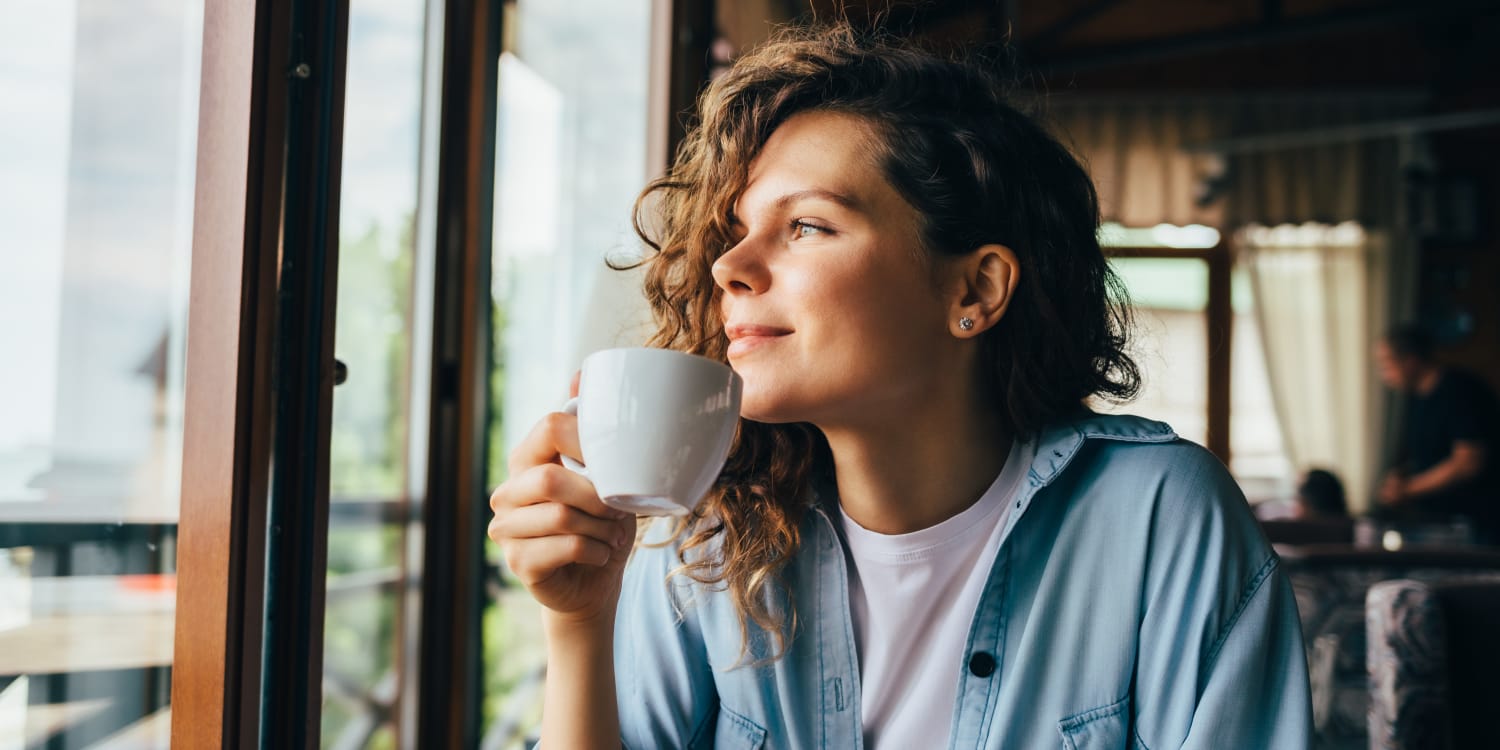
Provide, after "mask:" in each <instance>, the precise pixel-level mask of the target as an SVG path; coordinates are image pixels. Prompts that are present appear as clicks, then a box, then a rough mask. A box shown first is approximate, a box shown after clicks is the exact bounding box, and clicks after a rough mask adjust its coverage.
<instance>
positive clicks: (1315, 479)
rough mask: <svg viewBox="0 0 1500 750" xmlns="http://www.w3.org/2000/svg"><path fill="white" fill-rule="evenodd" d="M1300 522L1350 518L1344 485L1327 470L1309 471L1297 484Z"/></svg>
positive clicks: (1296, 514) (1296, 516)
mask: <svg viewBox="0 0 1500 750" xmlns="http://www.w3.org/2000/svg"><path fill="white" fill-rule="evenodd" d="M1294 517H1295V518H1297V519H1300V520H1322V519H1342V518H1348V517H1349V506H1348V505H1347V504H1345V502H1344V483H1343V482H1340V481H1339V478H1338V477H1337V476H1336V475H1334V473H1333V472H1331V471H1328V470H1326V469H1308V470H1307V473H1306V474H1303V475H1302V481H1301V482H1299V483H1298V484H1297V510H1296V513H1295V515H1294Z"/></svg>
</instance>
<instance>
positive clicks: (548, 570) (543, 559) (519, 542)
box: [505, 534, 614, 588]
mask: <svg viewBox="0 0 1500 750" xmlns="http://www.w3.org/2000/svg"><path fill="white" fill-rule="evenodd" d="M613 554H614V548H612V547H610V546H609V545H607V544H605V543H603V542H601V541H599V540H597V539H593V538H590V537H586V536H579V535H576V534H573V535H565V536H543V537H536V538H534V539H515V540H512V541H511V542H510V543H509V544H507V545H506V547H505V564H506V565H508V566H509V567H510V571H511V573H513V574H515V576H516V579H517V580H519V581H520V582H521V583H522V584H523V585H525V586H526V587H527V588H531V587H532V586H535V585H537V584H539V583H543V582H545V581H546V580H547V579H549V578H551V577H552V576H553V574H555V573H556V572H557V571H558V570H561V569H562V568H564V567H566V566H568V565H588V566H592V567H596V568H597V567H601V566H603V565H605V564H606V563H608V562H609V560H610V557H611V556H612V555H613Z"/></svg>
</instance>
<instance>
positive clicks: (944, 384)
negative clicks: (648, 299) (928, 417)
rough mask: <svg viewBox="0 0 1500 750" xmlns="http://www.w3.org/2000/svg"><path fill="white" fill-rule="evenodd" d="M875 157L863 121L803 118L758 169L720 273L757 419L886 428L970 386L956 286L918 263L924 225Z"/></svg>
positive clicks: (772, 142) (747, 397) (776, 138)
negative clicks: (955, 315) (939, 395)
mask: <svg viewBox="0 0 1500 750" xmlns="http://www.w3.org/2000/svg"><path fill="white" fill-rule="evenodd" d="M875 154H876V148H875V141H874V136H873V133H872V131H871V130H870V128H869V127H868V126H867V125H865V123H864V122H863V121H862V120H861V119H859V118H857V117H854V116H852V115H845V114H838V113H830V112H805V113H802V114H799V115H796V116H794V117H792V118H791V119H789V120H787V122H786V123H785V124H783V125H782V126H781V127H779V128H777V130H776V131H775V132H774V133H772V134H771V137H770V139H769V140H768V141H767V142H766V145H765V148H764V149H763V150H762V151H761V153H760V155H759V156H758V157H756V159H755V161H754V162H752V163H751V166H750V174H749V182H748V183H747V186H746V189H745V191H744V193H743V194H742V195H741V196H740V198H739V200H738V201H737V202H736V204H735V207H734V218H735V225H736V233H737V234H736V239H737V240H738V241H737V243H736V244H735V245H734V246H733V247H732V248H731V249H730V250H729V251H728V252H726V253H725V254H724V255H723V256H721V257H720V258H719V259H718V260H717V261H716V262H715V263H714V267H713V275H714V281H715V283H717V284H718V286H719V287H720V289H721V290H722V292H723V294H722V300H721V309H722V312H723V316H724V324H725V331H726V333H727V334H728V336H729V339H730V344H729V351H728V355H729V363H730V365H731V366H733V367H734V369H735V371H736V372H738V373H740V375H741V376H743V377H744V380H745V393H744V402H743V407H742V413H743V415H744V416H745V417H747V418H749V419H753V420H756V421H762V422H802V421H806V422H812V423H814V424H817V425H819V426H820V427H825V428H826V427H830V426H856V425H859V424H879V423H881V422H887V421H889V420H890V419H891V418H893V417H897V418H899V415H900V414H902V413H904V412H906V411H907V410H910V409H913V408H920V404H921V403H922V401H923V399H924V398H927V397H930V396H931V395H932V394H933V393H934V392H935V391H934V390H933V389H935V388H948V389H952V388H954V387H959V386H963V385H967V383H954V382H952V379H953V377H954V376H955V375H956V373H958V372H960V371H961V370H959V369H957V368H958V366H959V365H960V364H961V361H962V360H961V347H960V345H959V341H958V340H957V339H956V338H955V337H954V336H952V335H950V333H949V330H950V322H949V321H948V320H947V318H948V317H949V311H950V309H952V308H951V306H950V304H949V302H948V301H947V299H946V298H945V295H944V293H943V292H942V291H941V290H942V289H943V288H945V287H949V286H951V285H948V284H946V283H944V282H942V281H941V280H940V279H937V278H935V277H934V275H933V273H934V271H933V268H932V267H931V266H930V265H929V263H927V262H924V261H923V260H922V258H923V254H924V253H925V251H924V250H923V249H922V248H921V246H920V241H919V222H918V216H917V213H916V211H915V210H914V209H913V208H912V207H911V206H910V205H908V204H907V203H906V201H905V200H904V199H903V198H902V197H901V196H900V194H898V193H897V192H896V190H895V188H893V187H891V185H890V184H889V183H887V182H886V180H885V177H884V176H883V175H882V173H881V171H880V168H879V167H878V165H877V162H876V156H875ZM938 268H939V273H941V272H942V271H941V269H942V266H939V267H938Z"/></svg>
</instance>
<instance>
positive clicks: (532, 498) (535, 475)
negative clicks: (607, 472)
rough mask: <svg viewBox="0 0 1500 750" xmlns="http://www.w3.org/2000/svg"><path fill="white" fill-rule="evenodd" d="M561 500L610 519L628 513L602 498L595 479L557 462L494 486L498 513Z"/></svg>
mask: <svg viewBox="0 0 1500 750" xmlns="http://www.w3.org/2000/svg"><path fill="white" fill-rule="evenodd" d="M546 502H554V503H562V504H563V505H567V506H570V507H573V508H577V509H578V510H581V511H583V512H584V513H587V514H589V515H591V516H597V517H599V518H605V519H609V520H619V519H621V518H623V517H625V515H626V514H625V513H624V512H623V511H618V510H615V509H614V508H611V507H609V506H608V505H605V504H604V501H603V500H600V499H599V494H598V493H597V492H595V491H594V483H593V482H590V481H589V480H588V479H585V478H584V477H582V476H579V475H578V474H575V473H574V472H572V471H571V470H569V469H566V468H563V467H562V466H560V465H558V464H541V465H539V466H533V467H531V468H529V469H526V470H524V471H522V472H520V473H519V474H512V475H511V477H510V479H509V480H506V482H505V484H503V485H500V488H499V489H497V490H495V494H494V496H492V497H491V498H490V507H491V508H492V509H493V510H494V511H495V513H496V514H497V515H498V514H500V513H502V512H504V509H506V508H519V507H522V506H525V505H536V504H538V503H546Z"/></svg>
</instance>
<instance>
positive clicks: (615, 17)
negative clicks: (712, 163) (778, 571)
mask: <svg viewBox="0 0 1500 750" xmlns="http://www.w3.org/2000/svg"><path fill="white" fill-rule="evenodd" d="M652 4H653V3H651V2H649V0H629V1H628V2H619V1H617V0H583V1H581V2H574V3H553V2H531V1H529V0H521V1H520V2H516V3H511V4H508V5H507V6H506V16H505V18H504V24H503V26H502V28H503V29H504V34H505V38H504V53H503V55H502V56H501V59H500V73H499V91H498V96H499V105H498V108H499V111H498V115H497V118H496V147H495V151H496V154H495V208H494V211H495V213H494V227H495V236H494V259H493V267H494V301H495V307H494V351H495V357H494V358H495V363H494V369H493V371H492V376H491V377H492V382H491V386H492V387H491V401H492V414H491V421H490V426H491V427H490V486H494V485H496V484H499V483H500V482H501V481H503V480H504V479H505V475H504V471H505V455H506V453H507V452H508V451H509V449H510V447H511V446H514V445H515V444H516V443H517V442H518V441H519V440H520V439H521V438H522V437H524V436H525V435H526V433H527V432H528V431H529V430H530V429H531V427H532V425H534V424H535V423H536V421H537V420H538V419H539V418H540V417H541V416H542V415H543V414H545V413H547V412H549V411H553V410H556V409H558V408H560V407H561V406H562V404H563V402H564V401H565V400H566V399H567V396H568V382H569V380H570V379H571V377H572V374H573V372H574V371H575V370H576V369H577V368H578V365H579V363H580V362H581V361H582V359H583V357H584V356H585V355H587V354H588V353H590V352H592V351H595V350H598V349H602V348H606V347H609V346H616V345H632V344H634V345H638V344H641V343H644V341H645V336H646V332H647V331H646V328H645V326H644V323H645V321H646V320H648V319H649V316H648V315H647V314H646V312H645V310H644V301H643V300H642V299H641V295H640V291H639V290H640V280H641V279H640V275H639V274H637V273H634V272H619V271H613V270H610V269H609V268H608V267H606V265H605V259H606V258H607V257H608V258H615V259H626V258H628V257H630V256H631V255H632V254H634V253H635V252H636V249H637V248H638V247H639V241H638V240H637V239H636V237H635V235H634V233H633V232H632V230H631V224H630V216H631V208H632V205H633V203H634V200H635V197H636V194H637V193H638V192H639V191H640V189H641V188H642V187H643V186H644V185H645V184H646V182H647V180H648V179H649V178H650V177H652V176H654V175H653V174H652V173H651V171H650V168H649V165H648V157H647V143H648V128H647V119H648V111H647V99H648V96H647V86H648V79H649V75H648V69H649V55H650V45H649V43H650V38H651V6H652ZM489 550H490V554H491V557H492V562H493V564H494V565H495V566H496V568H502V567H503V562H502V561H501V560H500V553H499V550H498V549H497V548H495V547H494V545H490V547H489ZM492 588H493V594H494V595H493V601H492V603H491V605H490V606H489V608H488V609H487V611H486V612H485V615H484V625H483V630H482V634H483V635H482V637H483V639H484V652H485V655H484V675H485V679H486V680H487V683H486V685H485V705H484V724H485V726H486V731H485V739H484V743H483V745H484V747H486V748H509V747H521V746H523V743H524V740H526V739H527V738H528V736H529V735H531V734H532V733H534V731H535V728H536V726H537V724H538V722H539V720H540V716H541V688H542V676H543V674H544V672H545V669H546V665H545V664H544V662H543V656H544V651H543V643H542V639H541V633H540V613H539V612H538V610H537V604H536V603H535V602H534V601H533V600H532V599H531V597H530V595H529V594H527V593H526V591H525V589H524V588H522V587H520V586H519V585H518V584H515V583H513V582H511V581H510V579H509V576H508V574H506V573H505V572H504V571H503V570H501V572H500V575H499V577H498V578H496V579H494V581H493V585H492Z"/></svg>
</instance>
